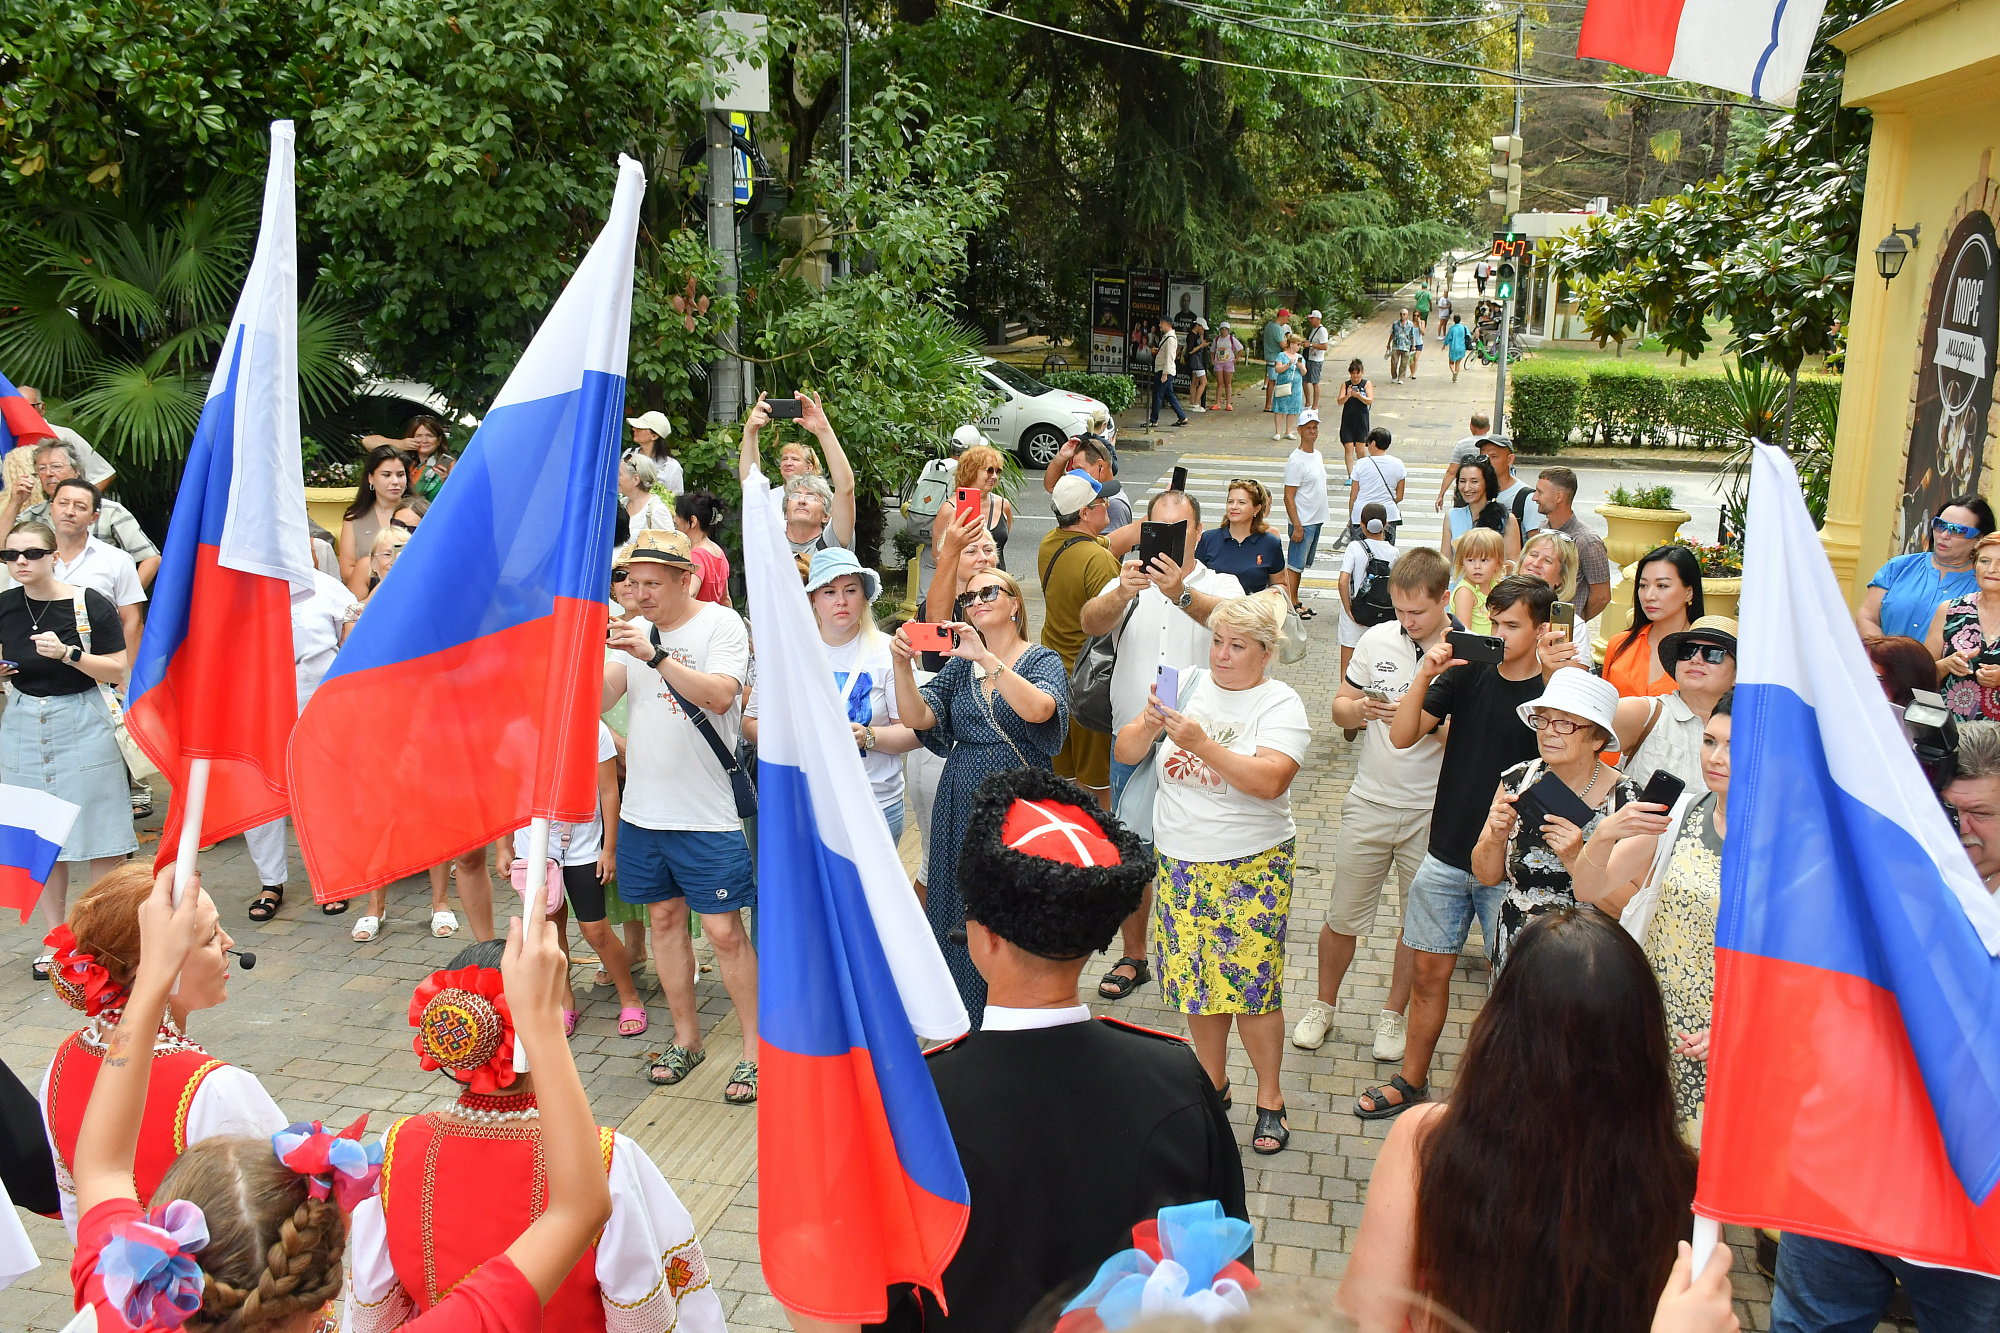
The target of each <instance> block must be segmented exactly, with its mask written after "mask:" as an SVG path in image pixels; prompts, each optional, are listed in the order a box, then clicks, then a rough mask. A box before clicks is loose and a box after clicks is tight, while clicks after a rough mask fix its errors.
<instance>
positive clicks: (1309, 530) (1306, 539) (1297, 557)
mask: <svg viewBox="0 0 2000 1333" xmlns="http://www.w3.org/2000/svg"><path fill="white" fill-rule="evenodd" d="M1321 526H1322V525H1320V524H1318V523H1304V524H1301V525H1300V531H1302V532H1304V533H1305V534H1306V535H1305V536H1303V537H1301V538H1299V539H1298V540H1297V541H1295V542H1293V543H1292V549H1291V550H1289V551H1287V552H1285V563H1286V564H1287V565H1288V566H1290V567H1291V568H1293V569H1296V570H1298V571H1299V572H1300V573H1304V572H1305V570H1306V568H1307V567H1308V566H1310V565H1311V564H1312V562H1313V557H1314V556H1316V555H1318V554H1319V530H1320V527H1321Z"/></svg>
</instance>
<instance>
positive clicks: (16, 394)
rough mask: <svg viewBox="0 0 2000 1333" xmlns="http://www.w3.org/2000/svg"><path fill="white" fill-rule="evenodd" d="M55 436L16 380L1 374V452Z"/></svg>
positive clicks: (51, 438)
mask: <svg viewBox="0 0 2000 1333" xmlns="http://www.w3.org/2000/svg"><path fill="white" fill-rule="evenodd" d="M55 437H56V433H55V432H54V431H53V430H50V429H49V423H48V422H47V421H44V420H43V419H42V414H41V413H40V412H37V411H36V410H35V409H34V407H33V406H31V405H30V404H29V402H28V400H27V399H25V398H23V397H22V396H21V391H20V390H19V389H17V388H15V387H14V382H13V381H12V380H10V379H8V378H7V377H6V376H5V375H0V454H4V453H6V452H7V451H8V450H10V449H12V448H13V447H14V446H15V445H17V444H33V443H34V442H35V441H36V440H53V439H54V438H55ZM4 535H5V534H0V536H4Z"/></svg>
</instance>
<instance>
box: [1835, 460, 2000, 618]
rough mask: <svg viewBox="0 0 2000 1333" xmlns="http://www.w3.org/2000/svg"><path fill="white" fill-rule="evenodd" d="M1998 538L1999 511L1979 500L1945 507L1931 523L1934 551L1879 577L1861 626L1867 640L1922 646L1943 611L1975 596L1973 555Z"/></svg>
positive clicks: (1885, 569)
mask: <svg viewBox="0 0 2000 1333" xmlns="http://www.w3.org/2000/svg"><path fill="white" fill-rule="evenodd" d="M1992 532H1993V508H1992V506H1991V505H1989V504H1987V503H1986V501H1985V500H1984V499H1982V498H1981V497H1980V496H1977V495H1961V496H1958V497H1957V498H1956V499H1951V500H1946V501H1945V502H1944V504H1943V505H1941V506H1939V508H1938V511H1937V516H1936V517H1935V518H1933V519H1932V520H1931V522H1930V534H1929V535H1930V550H1928V551H1912V552H1911V553H1910V554H1908V555H1899V556H1896V557H1894V558H1893V559H1891V560H1890V561H1888V563H1886V564H1884V565H1883V566H1882V568H1880V569H1878V570H1876V571H1875V577H1874V578H1872V579H1870V580H1868V590H1867V592H1865V593H1864V594H1863V595H1862V598H1861V609H1860V610H1859V611H1857V612H1856V613H1855V617H1854V618H1855V621H1856V622H1857V623H1858V624H1859V625H1860V627H1861V637H1862V638H1864V639H1872V638H1880V637H1883V636H1885V635H1886V636H1891V637H1893V636H1896V635H1902V636H1904V637H1906V638H1911V639H1917V640H1919V641H1921V640H1922V639H1923V637H1924V631H1925V630H1926V629H1928V628H1929V627H1930V623H1931V619H1932V617H1933V616H1935V615H1936V614H1937V609H1938V607H1940V606H1941V605H1943V604H1944V603H1946V602H1949V601H1951V600H1952V599H1954V598H1957V597H1963V596H1965V595H1966V594H1967V593H1969V592H1972V591H1973V590H1974V587H1975V586H1976V582H1977V580H1976V578H1975V576H1974V574H1973V570H1972V551H1973V548H1974V547H1975V546H1977V545H1978V544H1979V539H1980V538H1982V537H1985V536H1989V535H1990V534H1991V533H1992Z"/></svg>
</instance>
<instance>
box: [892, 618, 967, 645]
mask: <svg viewBox="0 0 2000 1333" xmlns="http://www.w3.org/2000/svg"><path fill="white" fill-rule="evenodd" d="M903 634H904V636H905V637H906V638H908V639H909V641H910V647H912V648H915V649H917V650H918V651H919V652H927V653H948V652H950V651H951V650H952V649H954V648H956V647H958V631H957V630H956V629H953V628H952V627H951V626H950V625H942V624H937V623H935V622H932V621H923V620H913V621H911V622H910V623H909V624H907V625H905V626H903Z"/></svg>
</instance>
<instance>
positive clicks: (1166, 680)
mask: <svg viewBox="0 0 2000 1333" xmlns="http://www.w3.org/2000/svg"><path fill="white" fill-rule="evenodd" d="M1153 693H1154V694H1156V695H1158V696H1159V698H1160V703H1161V704H1162V705H1164V706H1165V707H1168V708H1176V709H1177V708H1179V707H1180V702H1181V669H1180V668H1179V667H1170V666H1162V667H1160V668H1158V670H1157V671H1155V673H1154V675H1153Z"/></svg>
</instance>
